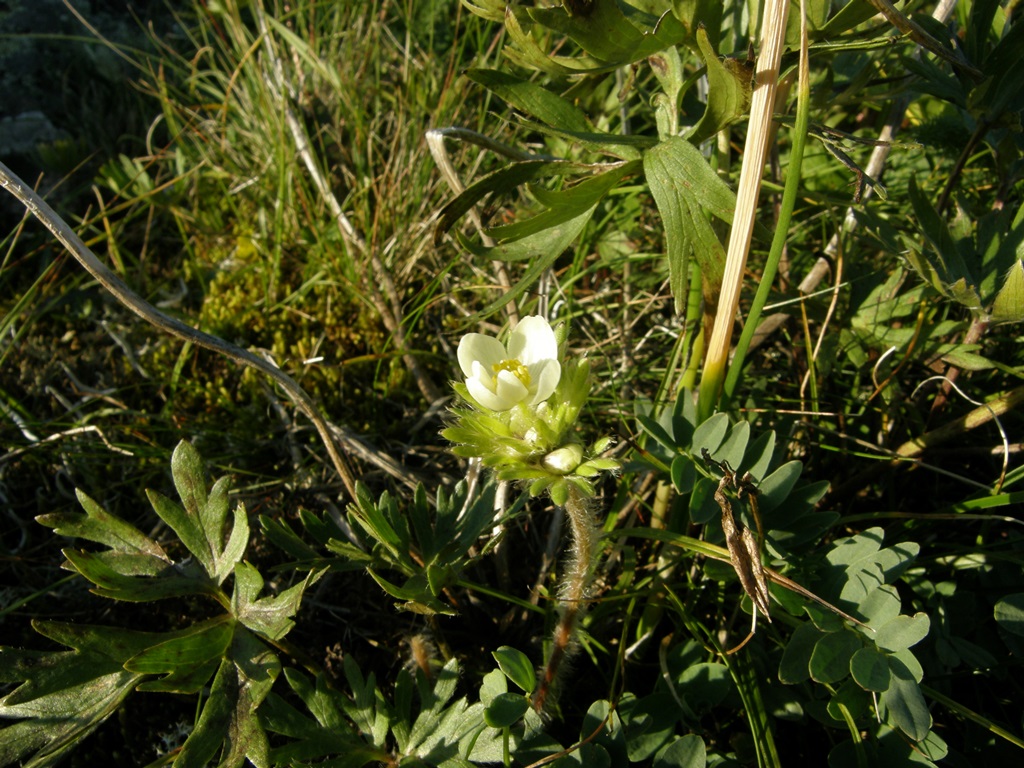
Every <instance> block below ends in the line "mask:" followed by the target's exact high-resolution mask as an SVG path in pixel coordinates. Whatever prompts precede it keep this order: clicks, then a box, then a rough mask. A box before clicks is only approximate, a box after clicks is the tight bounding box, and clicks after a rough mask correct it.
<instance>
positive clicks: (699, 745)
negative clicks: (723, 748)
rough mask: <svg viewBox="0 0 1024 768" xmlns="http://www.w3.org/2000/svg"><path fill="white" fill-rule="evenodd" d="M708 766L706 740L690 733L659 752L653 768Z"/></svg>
mask: <svg viewBox="0 0 1024 768" xmlns="http://www.w3.org/2000/svg"><path fill="white" fill-rule="evenodd" d="M707 764H708V755H707V747H706V746H705V745H704V740H703V739H702V738H701V737H700V736H698V735H697V734H695V733H688V734H686V735H685V736H682V737H680V738H678V739H676V740H675V741H673V742H672V743H671V744H669V745H668V746H666V747H665V748H664V749H662V750H661V751H660V752H658V754H657V755H655V756H654V762H653V763H652V764H651V768H705V766H707Z"/></svg>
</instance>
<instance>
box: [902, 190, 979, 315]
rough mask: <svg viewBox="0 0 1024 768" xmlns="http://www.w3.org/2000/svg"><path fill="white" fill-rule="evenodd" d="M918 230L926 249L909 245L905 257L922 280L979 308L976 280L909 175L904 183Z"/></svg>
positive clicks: (948, 231) (956, 298) (964, 304)
mask: <svg viewBox="0 0 1024 768" xmlns="http://www.w3.org/2000/svg"><path fill="white" fill-rule="evenodd" d="M907 196H908V197H909V198H910V202H911V205H912V206H913V208H914V214H915V215H916V217H917V221H918V224H919V225H920V227H921V232H922V234H923V235H924V237H925V239H926V240H927V243H928V245H929V246H930V248H926V249H924V250H915V248H914V247H913V244H911V243H909V242H908V244H911V245H912V247H911V249H910V251H908V252H907V259H908V261H910V263H911V265H912V266H913V267H914V269H915V270H917V272H918V274H920V276H921V277H922V278H924V280H925V281H926V282H928V283H930V284H931V285H932V287H933V288H935V289H936V290H937V291H939V292H940V293H942V294H943V295H944V296H946V297H947V298H950V299H952V300H954V301H956V302H958V303H959V304H962V305H963V306H965V307H967V308H968V309H972V310H978V309H980V308H981V298H980V297H979V296H978V289H977V279H976V278H975V277H974V276H973V275H972V274H971V272H970V270H969V269H968V268H967V264H966V263H965V262H964V258H963V255H962V254H961V253H960V249H959V248H958V247H957V244H956V242H954V240H953V236H952V234H951V233H950V230H949V225H948V224H947V223H946V222H945V221H944V220H943V219H942V217H940V216H939V213H938V211H937V210H936V209H935V207H934V206H933V205H932V203H931V201H930V200H929V199H928V198H927V197H926V196H925V195H924V193H923V192H921V190H920V189H918V186H917V181H916V179H915V178H914V177H913V176H911V177H910V183H909V185H908V186H907Z"/></svg>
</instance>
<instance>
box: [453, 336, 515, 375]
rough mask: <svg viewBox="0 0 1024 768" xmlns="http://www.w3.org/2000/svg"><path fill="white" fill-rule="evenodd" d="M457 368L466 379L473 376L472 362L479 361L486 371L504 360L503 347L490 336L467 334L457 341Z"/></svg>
mask: <svg viewBox="0 0 1024 768" xmlns="http://www.w3.org/2000/svg"><path fill="white" fill-rule="evenodd" d="M458 358H459V367H460V368H462V372H463V373H464V374H465V375H466V376H467V377H468V376H472V375H473V362H474V361H479V362H480V363H482V364H483V366H484V367H485V368H487V369H488V370H494V368H493V366H495V365H497V364H498V363H500V362H501V361H502V360H504V359H505V345H504V344H502V343H501V342H500V341H498V340H497V339H495V338H494V337H492V336H484V335H483V334H482V333H467V334H466V335H465V336H463V337H462V339H461V341H459V351H458Z"/></svg>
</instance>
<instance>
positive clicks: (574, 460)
mask: <svg viewBox="0 0 1024 768" xmlns="http://www.w3.org/2000/svg"><path fill="white" fill-rule="evenodd" d="M582 461H583V446H582V445H579V444H578V443H571V444H570V445H566V446H563V447H561V448H559V449H557V450H554V451H552V452H551V453H549V454H548V455H547V456H545V457H544V460H543V462H542V463H543V465H544V468H545V469H546V470H548V471H549V472H554V473H555V474H556V475H568V474H569V473H571V472H573V471H574V470H575V469H576V467H578V466H579V465H580V463H582Z"/></svg>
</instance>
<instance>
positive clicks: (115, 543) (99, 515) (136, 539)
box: [36, 489, 171, 563]
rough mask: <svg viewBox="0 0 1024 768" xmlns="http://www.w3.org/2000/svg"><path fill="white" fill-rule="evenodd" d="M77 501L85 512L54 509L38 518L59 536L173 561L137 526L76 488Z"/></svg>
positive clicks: (167, 561)
mask: <svg viewBox="0 0 1024 768" xmlns="http://www.w3.org/2000/svg"><path fill="white" fill-rule="evenodd" d="M75 495H76V496H77V497H78V503H79V504H81V505H82V509H84V510H85V514H84V515H81V514H76V513H74V512H55V513H51V514H48V515H39V516H38V517H37V518H36V521H37V522H39V523H41V524H42V525H45V526H47V527H49V528H53V529H54V533H56V534H57V535H59V536H71V537H77V538H80V539H86V540H88V541H95V542H97V543H99V544H106V545H107V546H108V547H110V548H111V549H112V550H114V551H117V552H126V553H131V554H139V555H146V556H148V557H151V558H156V559H159V560H162V561H164V562H165V563H170V562H171V559H170V558H169V557H168V556H167V553H165V552H164V550H163V548H162V547H161V546H160V545H159V544H157V543H156V542H155V541H153V540H152V539H151V538H149V537H148V536H146V535H145V534H143V533H142V532H141V531H140V530H139V529H138V528H136V527H135V526H133V525H129V524H128V523H126V522H125V521H124V520H121V519H120V518H119V517H117V516H115V515H112V514H110V513H109V512H107V511H106V510H105V509H103V507H101V506H100V505H99V504H97V503H96V502H95V501H93V500H92V499H91V498H90V497H89V496H87V495H86V494H85V493H83V492H82V491H80V490H77V489H76V490H75Z"/></svg>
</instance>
